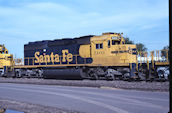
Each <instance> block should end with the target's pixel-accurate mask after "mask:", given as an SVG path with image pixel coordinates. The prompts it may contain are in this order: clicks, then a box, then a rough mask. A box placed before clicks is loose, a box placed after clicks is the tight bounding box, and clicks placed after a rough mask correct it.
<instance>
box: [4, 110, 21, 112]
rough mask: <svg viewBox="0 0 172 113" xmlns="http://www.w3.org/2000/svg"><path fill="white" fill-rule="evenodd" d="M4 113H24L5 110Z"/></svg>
mask: <svg viewBox="0 0 172 113" xmlns="http://www.w3.org/2000/svg"><path fill="white" fill-rule="evenodd" d="M5 113H24V112H20V111H15V110H6V112H5Z"/></svg>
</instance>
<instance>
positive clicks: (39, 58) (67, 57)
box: [35, 49, 73, 63]
mask: <svg viewBox="0 0 172 113" xmlns="http://www.w3.org/2000/svg"><path fill="white" fill-rule="evenodd" d="M35 59H36V60H35V63H50V62H53V63H54V62H60V56H59V54H55V55H54V53H53V52H51V54H50V55H46V54H43V55H40V52H35ZM72 60H73V55H72V54H71V53H69V51H68V50H67V49H66V50H62V62H66V61H67V62H71V61H72Z"/></svg>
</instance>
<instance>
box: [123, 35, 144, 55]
mask: <svg viewBox="0 0 172 113" xmlns="http://www.w3.org/2000/svg"><path fill="white" fill-rule="evenodd" d="M124 39H125V43H126V44H134V41H132V40H130V39H129V37H126V38H124ZM136 48H137V51H138V52H141V51H147V48H146V47H145V45H144V44H142V43H136Z"/></svg>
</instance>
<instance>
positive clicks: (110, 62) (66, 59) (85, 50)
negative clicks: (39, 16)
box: [0, 32, 168, 80]
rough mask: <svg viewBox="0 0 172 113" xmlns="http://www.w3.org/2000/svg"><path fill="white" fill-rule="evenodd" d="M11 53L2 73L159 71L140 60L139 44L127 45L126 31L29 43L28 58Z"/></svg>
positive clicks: (93, 75) (69, 75)
mask: <svg viewBox="0 0 172 113" xmlns="http://www.w3.org/2000/svg"><path fill="white" fill-rule="evenodd" d="M1 53H2V54H5V53H4V51H2V49H1ZM6 54H7V53H6ZM9 56H10V57H8V56H6V57H7V58H8V59H0V62H2V60H3V62H5V61H8V62H9V63H8V65H5V64H3V63H1V65H0V68H1V76H13V77H40V78H42V77H43V78H59V79H84V78H87V79H107V80H114V79H135V80H138V79H143V78H144V79H145V78H150V77H151V76H147V77H146V75H150V73H152V72H154V71H155V68H154V69H153V66H154V65H152V63H153V62H151V63H148V62H147V63H138V57H137V56H138V52H137V49H136V45H135V44H126V43H125V39H124V38H123V33H112V32H108V33H103V34H102V35H100V36H94V35H88V36H82V37H78V38H64V39H56V40H43V41H36V42H29V43H28V44H25V45H24V59H16V60H14V59H13V57H12V55H9ZM145 65H146V66H145ZM167 65H168V64H167ZM148 66H149V67H148ZM147 72H148V73H147ZM9 73H11V74H9ZM154 74H155V73H154Z"/></svg>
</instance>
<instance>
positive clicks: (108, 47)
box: [108, 40, 110, 48]
mask: <svg viewBox="0 0 172 113" xmlns="http://www.w3.org/2000/svg"><path fill="white" fill-rule="evenodd" d="M108 48H110V40H108Z"/></svg>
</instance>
